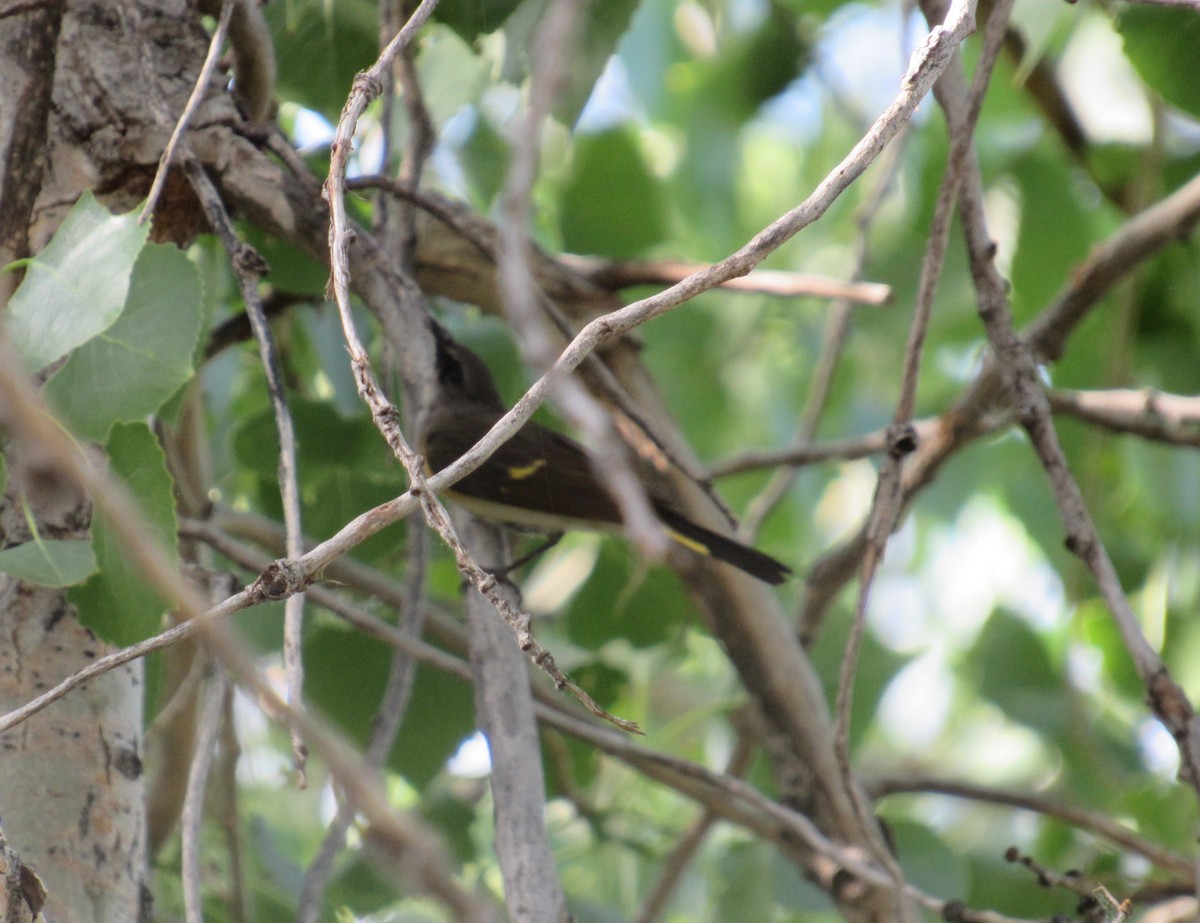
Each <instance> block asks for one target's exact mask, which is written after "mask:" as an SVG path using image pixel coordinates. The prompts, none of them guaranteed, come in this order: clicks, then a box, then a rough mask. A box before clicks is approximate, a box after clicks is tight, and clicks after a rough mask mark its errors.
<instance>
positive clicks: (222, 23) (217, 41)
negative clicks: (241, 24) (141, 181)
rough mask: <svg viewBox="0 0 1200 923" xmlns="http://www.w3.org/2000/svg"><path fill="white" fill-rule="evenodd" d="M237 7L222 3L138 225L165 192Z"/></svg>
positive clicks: (234, 1) (233, 0)
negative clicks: (171, 170) (194, 80)
mask: <svg viewBox="0 0 1200 923" xmlns="http://www.w3.org/2000/svg"><path fill="white" fill-rule="evenodd" d="M235 6H237V0H225V2H224V3H222V4H221V17H220V19H218V20H217V28H216V29H214V30H213V34H212V38H211V39H210V40H209V43H208V54H207V55H205V57H204V64H203V65H202V66H201V67H200V73H199V75H198V76H197V77H196V84H195V86H193V87H192V93H191V95H190V96H189V97H188V101H187V104H186V105H185V106H184V107H183V112H181V113H180V114H179V120H178V121H177V122H176V123H175V128H174V130H173V131H172V132H171V137H170V139H169V140H168V141H167V146H166V147H165V148H163V152H162V156H161V157H160V158H159V159H158V169H157V170H156V171H155V173H154V182H153V183H151V185H150V192H149V194H148V195H147V196H146V204H145V205H144V206H142V211H141V213H140V214H139V215H138V219H137V223H138V224H145V223H146V219H148V218H149V217H150V216H151V215H152V214H154V207H155V205H156V204H157V203H158V197H159V196H160V195H162V188H163V184H164V183H165V182H166V181H167V172H168V171H169V170H170V168H171V160H172V159H173V158H174V156H175V149H176V148H177V147H179V145H180V143H182V140H183V134H184V132H185V131H187V126H188V122H190V121H191V119H192V116H193V115H195V113H196V110H197V109H199V108H200V103H201V101H202V100H203V99H204V94H205V93H206V92H207V90H208V81H209V79H210V78H211V77H212V73H213V70H215V69H216V66H217V59H218V57H219V56H220V54H221V46H222V45H224V44H225V34H226V33H227V32H228V31H229V21H230V19H232V18H233V8H234V7H235ZM139 45H144V43H143V42H139Z"/></svg>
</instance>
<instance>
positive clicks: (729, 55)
mask: <svg viewBox="0 0 1200 923" xmlns="http://www.w3.org/2000/svg"><path fill="white" fill-rule="evenodd" d="M808 58H809V52H808V47H807V45H806V43H805V42H804V41H803V40H802V39H801V37H800V33H799V32H798V27H797V21H796V19H795V17H794V16H792V15H791V14H790V13H788V12H787V11H786V10H783V9H782V8H781V7H779V6H778V5H777V4H773V5H772V6H771V7H770V12H769V14H768V15H767V16H766V17H765V18H764V19H763V21H762V24H761V25H760V26H759V27H758V28H757V29H755V30H754V31H753V32H751V33H749V34H748V35H738V36H735V37H734V38H733V39H732V40H731V41H730V42H729V44H728V47H726V48H723V49H722V50H721V51H720V53H719V54H718V56H717V58H716V59H715V67H713V68H712V70H711V71H710V72H709V74H708V76H707V78H706V79H705V81H704V83H703V89H702V90H701V91H700V100H699V101H700V103H701V104H702V105H705V106H715V107H716V108H718V109H719V110H720V111H722V112H723V113H724V114H725V116H726V117H727V118H728V119H729V120H730V121H732V122H733V123H734V124H740V123H742V122H744V121H746V120H747V119H749V118H751V117H752V116H754V115H755V114H756V113H757V112H758V109H759V107H760V106H762V104H763V103H765V102H766V101H767V100H769V99H771V98H772V97H775V96H777V95H779V94H780V93H782V92H783V91H784V90H785V89H786V88H787V86H788V84H790V83H791V82H792V81H793V80H795V79H796V78H797V77H799V76H800V75H801V74H802V73H803V72H804V69H805V68H806V67H807V66H808Z"/></svg>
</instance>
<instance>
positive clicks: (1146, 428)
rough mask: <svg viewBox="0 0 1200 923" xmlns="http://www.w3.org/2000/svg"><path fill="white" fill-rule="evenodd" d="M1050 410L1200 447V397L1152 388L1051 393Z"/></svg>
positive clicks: (1117, 430)
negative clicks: (1165, 392) (1168, 392)
mask: <svg viewBox="0 0 1200 923" xmlns="http://www.w3.org/2000/svg"><path fill="white" fill-rule="evenodd" d="M1049 398H1050V409H1051V410H1053V411H1054V413H1056V414H1061V415H1063V416H1068V417H1076V418H1078V419H1080V420H1083V421H1085V422H1087V423H1093V424H1095V425H1096V426H1101V427H1103V428H1105V429H1108V430H1111V431H1113V432H1115V433H1133V434H1135V435H1138V436H1141V437H1143V438H1144V439H1152V440H1154V441H1155V442H1165V443H1168V444H1170V445H1179V446H1191V447H1193V448H1200V397H1193V396H1188V395H1177V394H1164V393H1162V392H1161V391H1155V390H1153V389H1152V388H1142V389H1140V390H1137V391H1133V390H1128V389H1113V390H1107V391H1103V390H1098V391H1068V390H1063V389H1058V388H1056V389H1053V390H1051V391H1050V392H1049Z"/></svg>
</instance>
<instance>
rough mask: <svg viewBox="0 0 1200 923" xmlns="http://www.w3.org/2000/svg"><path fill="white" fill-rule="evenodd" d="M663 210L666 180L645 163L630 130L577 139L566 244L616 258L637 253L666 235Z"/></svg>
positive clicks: (565, 201) (565, 203) (565, 209)
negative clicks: (664, 182) (663, 185)
mask: <svg viewBox="0 0 1200 923" xmlns="http://www.w3.org/2000/svg"><path fill="white" fill-rule="evenodd" d="M598 190H603V193H602V194H598ZM665 211H666V203H665V195H664V192H663V187H662V184H661V183H660V182H659V181H658V180H657V179H656V178H655V177H654V176H652V175H651V173H650V171H649V170H647V169H646V165H645V163H644V162H643V160H642V156H641V154H640V153H639V151H638V149H637V146H636V144H635V142H634V139H633V137H632V135H631V133H630V132H629V131H627V130H625V129H619V130H613V131H606V132H604V133H602V134H598V135H590V136H585V137H583V138H580V139H579V140H578V142H576V146H575V163H574V166H573V168H572V170H571V175H570V177H569V179H568V180H567V185H566V188H565V189H564V190H563V195H562V210H561V212H562V235H563V243H564V244H565V246H566V248H567V249H568V250H571V251H574V252H575V253H596V254H602V255H604V256H611V257H615V258H618V259H620V258H628V257H633V256H638V255H639V254H641V253H643V252H644V251H645V250H647V249H649V248H650V247H652V246H654V245H655V244H656V243H658V242H659V241H661V240H662V239H663V237H664V236H665V234H666V220H665V218H664V217H663V216H664V212H665Z"/></svg>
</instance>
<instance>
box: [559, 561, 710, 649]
mask: <svg viewBox="0 0 1200 923" xmlns="http://www.w3.org/2000/svg"><path fill="white" fill-rule="evenodd" d="M712 566H713V567H720V566H722V565H720V564H713V565H712ZM631 580H636V581H637V583H636V585H634V586H632V587H631V586H630V581H631ZM597 599H608V600H612V604H611V605H610V606H608V607H606V611H604V612H597V611H596V605H595V601H596V600H597ZM691 617H692V616H691V609H690V607H689V606H688V602H687V599H686V598H685V596H684V594H683V591H682V589H681V587H680V585H679V580H678V578H676V577H675V575H674V574H672V573H671V572H670V571H669V570H667V569H666V568H662V567H654V568H651V569H650V570H648V571H644V570H643V569H638V570H636V571H635V565H634V563H633V560H632V557H631V552H630V551H629V549H628V548H626V547H623V546H622V545H621V543H620V542H618V541H617V540H615V539H614V540H612V541H606V542H604V543H603V544H602V546H601V549H600V555H599V557H598V558H597V559H596V564H595V566H594V568H593V569H592V573H591V574H590V575H589V576H588V579H587V581H586V582H585V583H584V585H583V588H582V589H581V590H580V592H579V593H577V594H575V596H574V598H573V599H572V600H571V605H570V608H569V609H568V610H567V614H566V632H567V637H568V638H570V639H571V642H572V643H573V644H578V645H579V646H581V647H585V648H587V649H588V650H598V649H599V648H601V647H602V646H603V645H605V644H607V643H608V642H609V641H612V640H614V639H618V638H619V639H622V640H625V641H628V642H629V643H630V644H632V645H634V646H635V647H650V646H652V645H655V644H660V643H662V642H663V641H665V640H667V639H668V638H671V637H674V636H676V635H678V634H679V630H680V626H681V625H682V624H683V623H684V622H685V621H686V620H687V619H689V618H691Z"/></svg>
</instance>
